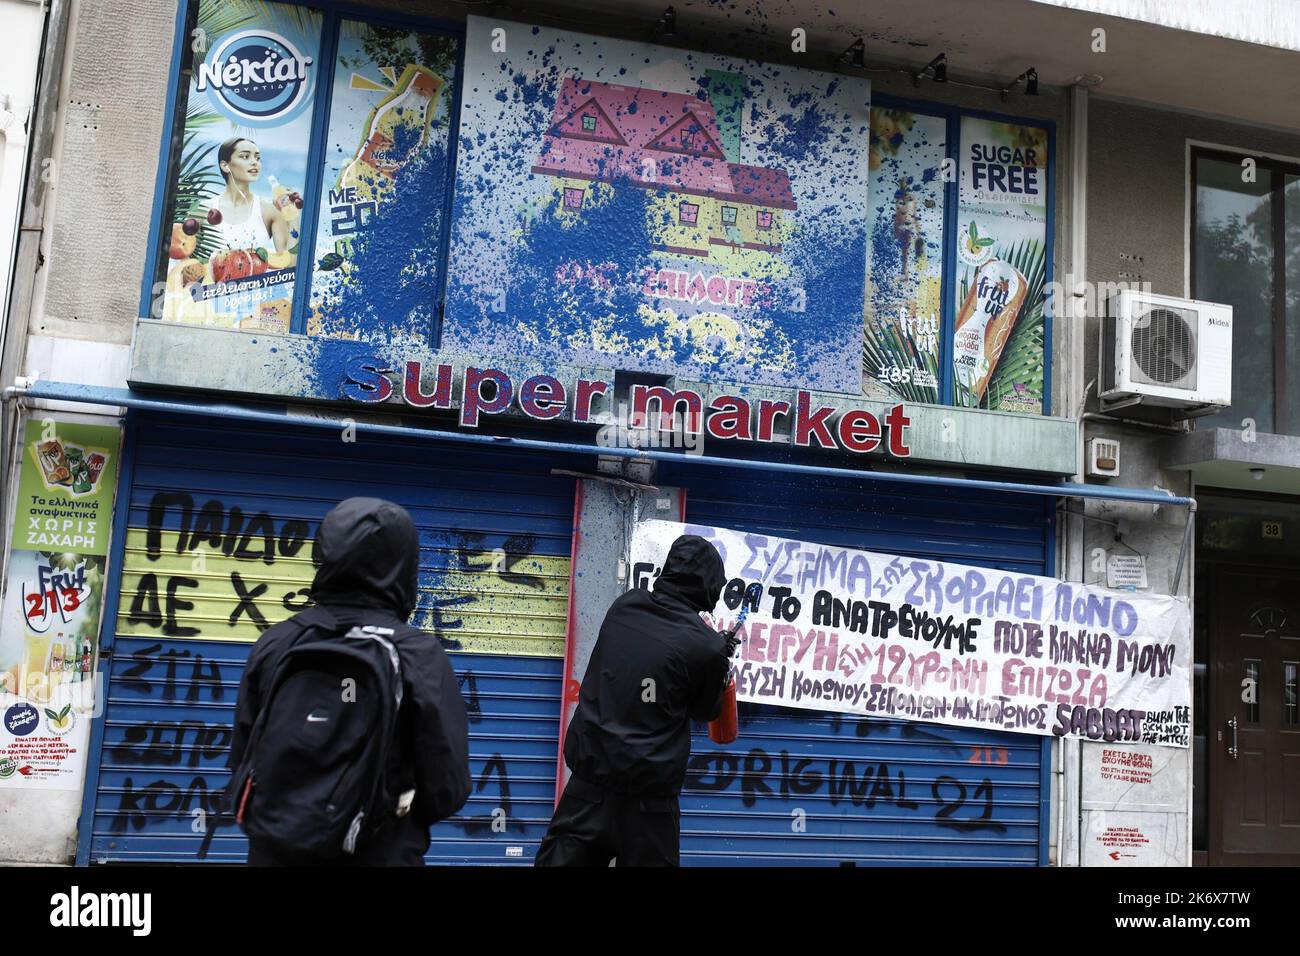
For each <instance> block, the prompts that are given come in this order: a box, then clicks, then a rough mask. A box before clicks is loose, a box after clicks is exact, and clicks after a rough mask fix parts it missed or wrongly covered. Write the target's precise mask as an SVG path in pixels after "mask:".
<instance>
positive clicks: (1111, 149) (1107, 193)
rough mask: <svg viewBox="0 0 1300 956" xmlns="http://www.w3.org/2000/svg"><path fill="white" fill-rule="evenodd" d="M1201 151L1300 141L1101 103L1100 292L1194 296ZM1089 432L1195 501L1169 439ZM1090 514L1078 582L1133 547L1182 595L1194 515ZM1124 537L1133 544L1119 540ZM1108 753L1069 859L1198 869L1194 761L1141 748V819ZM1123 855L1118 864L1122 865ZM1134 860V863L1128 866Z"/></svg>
mask: <svg viewBox="0 0 1300 956" xmlns="http://www.w3.org/2000/svg"><path fill="white" fill-rule="evenodd" d="M1189 140H1192V141H1196V142H1203V143H1213V144H1216V145H1221V146H1227V147H1231V148H1235V149H1241V150H1244V151H1255V152H1268V153H1275V154H1282V155H1287V156H1300V131H1292V132H1288V131H1284V130H1271V129H1261V128H1257V127H1248V126H1242V125H1238V124H1233V123H1229V122H1224V121H1222V120H1217V119H1211V118H1208V117H1201V116H1196V115H1191V114H1185V113H1172V112H1167V111H1161V110H1156V109H1151V108H1148V107H1144V106H1137V105H1133V104H1129V103H1124V102H1118V101H1110V100H1105V99H1098V98H1096V97H1093V99H1092V102H1091V104H1090V107H1089V110H1088V149H1087V155H1088V166H1087V176H1088V186H1087V228H1088V234H1087V235H1088V238H1087V279H1088V281H1089V282H1090V283H1092V284H1094V287H1095V286H1096V285H1097V284H1101V283H1113V282H1119V281H1122V280H1125V279H1126V277H1125V276H1124V275H1123V274H1124V273H1129V274H1133V275H1136V276H1140V281H1142V282H1143V283H1149V288H1150V290H1151V291H1152V292H1155V293H1159V294H1164V295H1175V296H1182V295H1186V294H1187V292H1188V277H1187V269H1188V260H1187V230H1188V218H1187V217H1188V212H1189V210H1188V202H1189V198H1188V181H1189V178H1188V176H1189V171H1188V164H1187V160H1188V141H1189ZM1135 257H1140V261H1138V259H1137V258H1135ZM1128 281H1133V279H1132V278H1129V279H1128ZM1098 326H1099V320H1098V319H1097V317H1096V314H1095V312H1094V313H1093V314H1092V315H1090V316H1089V317H1088V318H1087V320H1086V328H1085V333H1084V334H1085V339H1084V341H1085V348H1084V356H1085V358H1084V374H1083V376H1082V379H1081V380H1082V381H1084V382H1088V381H1091V380H1093V379H1095V378H1096V376H1097V373H1098V358H1099V349H1098V341H1099V339H1098V336H1099V327H1098ZM1094 391H1095V390H1094ZM1087 408H1088V410H1090V411H1096V410H1097V408H1098V403H1097V401H1096V399H1095V398H1090V400H1089V401H1088V403H1087ZM1085 425H1086V427H1085V435H1086V437H1087V438H1092V437H1105V438H1115V439H1118V440H1119V441H1120V442H1121V449H1122V450H1121V456H1120V475H1119V477H1118V478H1114V479H1111V480H1110V481H1111V483H1113V484H1115V485H1121V486H1126V487H1138V488H1141V487H1146V488H1150V487H1154V486H1159V487H1162V488H1166V489H1169V490H1170V491H1172V492H1173V493H1175V494H1180V495H1183V494H1192V493H1193V492H1194V488H1193V487H1192V482H1191V480H1190V476H1189V475H1188V473H1187V472H1182V471H1167V470H1163V469H1161V467H1160V445H1161V443H1162V442H1163V441H1164V440H1165V439H1167V438H1168V435H1167V434H1166V433H1164V432H1161V431H1158V430H1154V429H1143V428H1136V427H1126V426H1123V425H1115V424H1109V423H1100V422H1087V423H1085ZM1078 507H1079V506H1078V505H1077V504H1076V505H1073V506H1072V508H1074V509H1077V508H1078ZM1084 510H1085V514H1086V515H1087V517H1086V518H1082V519H1079V518H1075V519H1071V520H1069V521H1068V522H1067V523H1066V525H1065V531H1064V533H1065V534H1066V535H1067V536H1073V538H1074V549H1073V550H1074V554H1075V560H1074V561H1073V562H1072V566H1071V567H1070V568H1069V569H1068V570H1067V573H1068V574H1069V575H1070V576H1071V577H1073V578H1074V579H1075V580H1078V579H1080V578H1082V579H1083V580H1086V581H1088V582H1089V583H1094V582H1102V583H1104V578H1105V576H1104V570H1103V569H1099V568H1098V566H1097V564H1096V561H1095V557H1097V556H1100V554H1101V552H1104V551H1106V550H1110V549H1118V550H1119V551H1120V552H1127V551H1128V549H1127V548H1125V547H1124V546H1123V545H1127V546H1128V547H1129V548H1132V549H1134V550H1136V551H1137V552H1139V553H1141V554H1143V555H1144V556H1145V557H1146V559H1147V573H1148V581H1149V584H1150V588H1151V590H1152V591H1153V592H1156V593H1165V594H1168V593H1174V592H1173V579H1174V577H1175V575H1176V573H1177V565H1178V558H1179V551H1180V548H1181V546H1182V543H1183V529H1184V526H1185V522H1186V520H1187V516H1186V512H1185V511H1184V510H1183V509H1181V508H1161V509H1160V511H1159V512H1158V513H1156V514H1152V510H1151V508H1149V507H1146V508H1140V507H1138V506H1132V505H1125V506H1114V505H1107V504H1103V503H1096V502H1090V503H1089V504H1088V505H1087V507H1086V509H1084ZM1108 521H1111V522H1117V525H1111V524H1108V523H1106V522H1108ZM1117 532H1118V533H1119V534H1120V535H1121V536H1122V538H1123V544H1119V543H1116V542H1115V541H1114V536H1115V534H1116V533H1117ZM1128 553H1132V552H1128ZM1185 561H1186V563H1185V564H1184V566H1183V571H1182V579H1181V582H1180V584H1179V587H1178V591H1177V593H1178V594H1181V595H1185V596H1187V597H1188V598H1189V599H1190V597H1191V589H1192V587H1193V581H1192V568H1193V565H1192V561H1193V554H1192V549H1191V547H1190V545H1189V548H1188V552H1187V555H1186V558H1185ZM1103 568H1104V565H1103ZM1103 746H1104V745H1101V744H1091V743H1085V744H1083V745H1082V747H1081V750H1080V748H1072V749H1073V750H1074V751H1075V753H1076V754H1078V755H1075V756H1071V757H1070V758H1068V761H1067V762H1070V763H1071V764H1073V765H1075V766H1077V762H1078V761H1079V760H1082V767H1083V774H1082V776H1083V788H1082V793H1081V799H1082V805H1081V806H1080V807H1079V808H1078V810H1079V811H1080V815H1081V829H1082V833H1081V835H1080V840H1079V844H1078V845H1076V846H1068V847H1067V849H1066V856H1067V859H1068V858H1070V857H1073V858H1075V859H1078V858H1080V857H1081V858H1082V861H1083V862H1084V863H1085V865H1086V864H1094V865H1119V866H1123V865H1128V864H1149V865H1161V864H1166V865H1168V864H1173V865H1187V864H1188V863H1190V853H1191V846H1190V828H1191V819H1190V799H1189V797H1190V792H1191V790H1190V788H1191V751H1190V750H1187V751H1174V750H1171V749H1170V748H1160V747H1157V748H1137V750H1138V752H1142V753H1146V754H1149V755H1151V756H1152V757H1153V758H1154V767H1155V768H1156V769H1155V773H1154V776H1153V779H1152V782H1151V783H1149V784H1138V785H1134V786H1133V787H1131V788H1130V792H1129V793H1127V794H1126V796H1125V798H1124V799H1125V800H1126V801H1128V802H1129V803H1133V802H1136V803H1138V804H1139V808H1134V807H1130V808H1129V809H1127V810H1123V811H1117V804H1116V792H1115V788H1114V787H1113V786H1111V785H1108V784H1107V783H1106V782H1105V781H1102V780H1101V779H1099V777H1098V773H1097V770H1098V768H1099V767H1100V751H1101V750H1102V749H1103ZM1171 755H1172V756H1171ZM1071 771H1072V772H1074V767H1073V766H1072V767H1071ZM1129 825H1132V826H1137V827H1138V828H1139V829H1142V830H1143V831H1144V832H1145V833H1146V834H1147V835H1148V836H1149V837H1151V838H1152V839H1151V842H1150V843H1148V844H1145V845H1141V846H1139V847H1136V848H1125V847H1119V848H1116V847H1114V844H1113V841H1112V843H1110V844H1106V843H1105V842H1104V841H1103V840H1102V839H1101V835H1102V834H1103V833H1104V832H1105V830H1106V829H1107V828H1108V827H1112V826H1129ZM1116 849H1118V850H1119V852H1120V859H1118V860H1115V859H1112V858H1111V856H1110V853H1111V852H1115V850H1116ZM1130 852H1132V854H1133V855H1132V856H1131V857H1129V856H1127V855H1126V854H1128V853H1130Z"/></svg>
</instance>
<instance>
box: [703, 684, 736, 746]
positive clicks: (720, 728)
mask: <svg viewBox="0 0 1300 956" xmlns="http://www.w3.org/2000/svg"><path fill="white" fill-rule="evenodd" d="M737 720H738V715H737V713H736V678H734V677H732V676H730V675H728V676H727V689H726V690H725V691H723V692H722V710H721V711H720V712H719V713H718V716H717V717H716V718H715V719H713V720H710V721H709V739H710V740H712V741H713V742H714V743H715V744H729V743H731V742H732V741H734V740H735V739H736V737H737V736H738V735H739V732H740V731H739V728H738V726H737Z"/></svg>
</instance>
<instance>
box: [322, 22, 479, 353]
mask: <svg viewBox="0 0 1300 956" xmlns="http://www.w3.org/2000/svg"><path fill="white" fill-rule="evenodd" d="M458 54H459V48H458V41H457V40H456V39H455V38H454V37H449V36H441V35H437V34H425V33H414V32H411V31H409V30H404V29H401V28H396V27H385V26H379V25H372V24H364V23H359V22H356V21H352V20H344V21H343V22H342V23H341V25H340V32H339V44H338V56H337V57H336V59H335V62H334V65H333V69H334V72H333V89H332V94H331V99H330V117H329V131H328V134H327V139H326V150H325V169H324V175H323V177H322V186H321V196H320V214H319V219H318V222H319V225H318V227H317V231H316V247H315V252H314V263H313V271H312V286H311V308H310V311H309V315H308V320H307V331H308V333H309V334H313V335H325V336H331V337H337V338H357V337H358V336H361V337H365V336H366V335H367V334H368V333H371V332H374V331H379V330H382V331H384V332H387V333H389V334H390V335H391V334H392V333H398V334H400V333H401V332H408V333H409V334H410V335H411V336H412V337H413V338H414V339H415V340H416V341H417V342H420V343H423V342H425V341H427V339H428V336H429V335H430V333H431V331H432V329H433V323H434V319H435V314H436V309H437V298H438V287H439V280H440V269H441V263H442V259H443V254H442V235H443V216H444V213H443V208H444V205H445V202H446V196H447V185H448V177H449V172H450V171H449V168H448V163H447V151H448V140H449V135H450V128H451V127H450V117H451V107H452V101H453V97H452V92H453V90H454V89H455V79H456V78H455V72H456V62H457V57H458Z"/></svg>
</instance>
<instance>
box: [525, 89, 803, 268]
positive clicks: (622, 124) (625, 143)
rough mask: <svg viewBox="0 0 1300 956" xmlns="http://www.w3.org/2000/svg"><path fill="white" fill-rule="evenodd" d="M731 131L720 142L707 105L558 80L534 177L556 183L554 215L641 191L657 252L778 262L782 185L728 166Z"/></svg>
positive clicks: (759, 171)
mask: <svg viewBox="0 0 1300 956" xmlns="http://www.w3.org/2000/svg"><path fill="white" fill-rule="evenodd" d="M734 122H735V123H736V124H737V128H736V129H734V130H733V131H732V136H730V137H728V136H724V133H723V130H722V128H721V126H720V125H719V121H718V116H717V113H716V111H715V110H714V107H713V104H711V103H710V102H709V101H708V100H703V99H700V98H699V97H695V96H688V95H686V94H685V93H669V92H667V91H664V90H654V89H646V88H642V87H635V86H620V85H617V84H614V83H597V82H594V81H590V80H583V79H579V78H575V77H566V78H565V80H564V83H563V85H562V86H561V88H560V95H559V98H558V99H557V100H556V103H555V109H554V111H553V113H552V115H551V125H550V127H549V129H548V130H547V131H546V134H545V136H544V137H543V139H542V148H541V153H540V155H539V156H538V159H537V162H536V163H535V164H534V165H533V167H532V171H533V173H535V174H539V175H547V176H553V177H555V179H556V191H557V194H558V198H559V201H560V208H561V209H562V210H564V211H565V213H567V214H570V215H575V216H581V214H582V210H583V208H584V206H585V205H587V204H588V203H589V202H590V201H592V199H593V197H592V195H591V192H592V186H593V184H594V183H609V184H616V185H617V186H619V187H627V186H631V187H636V188H639V189H645V190H648V191H649V192H650V193H652V195H653V200H652V203H651V206H650V217H651V222H652V224H653V225H652V234H653V235H654V236H655V239H656V241H655V243H654V248H655V249H656V250H658V251H661V252H672V253H676V254H679V255H688V256H698V257H703V258H710V257H712V256H713V255H714V254H721V255H724V256H734V255H736V254H741V255H745V254H753V253H759V254H763V253H773V252H779V251H780V249H781V236H782V233H783V232H784V230H785V229H786V228H788V222H787V221H786V217H787V216H788V214H789V213H790V212H792V211H793V210H794V209H795V201H794V194H793V193H792V192H791V190H790V177H789V175H787V173H786V171H785V170H783V169H767V168H764V167H761V166H748V165H745V164H743V163H735V162H730V161H729V157H728V155H727V150H726V148H725V146H724V144H725V143H726V142H728V141H731V142H733V143H736V144H738V143H739V129H738V123H739V113H738V111H737V113H736V116H735V120H734ZM734 148H735V147H734V146H733V151H734ZM732 158H734V157H732Z"/></svg>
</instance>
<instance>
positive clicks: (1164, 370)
mask: <svg viewBox="0 0 1300 956" xmlns="http://www.w3.org/2000/svg"><path fill="white" fill-rule="evenodd" d="M1100 378H1101V384H1100V388H1099V393H1100V397H1101V400H1102V407H1103V408H1118V407H1121V406H1125V405H1135V404H1143V405H1162V406H1165V407H1170V408H1185V409H1213V408H1216V407H1220V406H1224V405H1231V404H1232V306H1230V305H1220V304H1217V303H1214V302H1199V301H1197V300H1195V299H1179V298H1175V297H1173V296H1167V295H1153V294H1151V293H1149V292H1139V291H1137V290H1133V289H1125V290H1123V291H1121V292H1119V293H1118V294H1116V295H1114V296H1112V297H1111V298H1110V299H1108V300H1107V302H1106V313H1105V316H1104V317H1103V319H1102V322H1101V369H1100Z"/></svg>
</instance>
